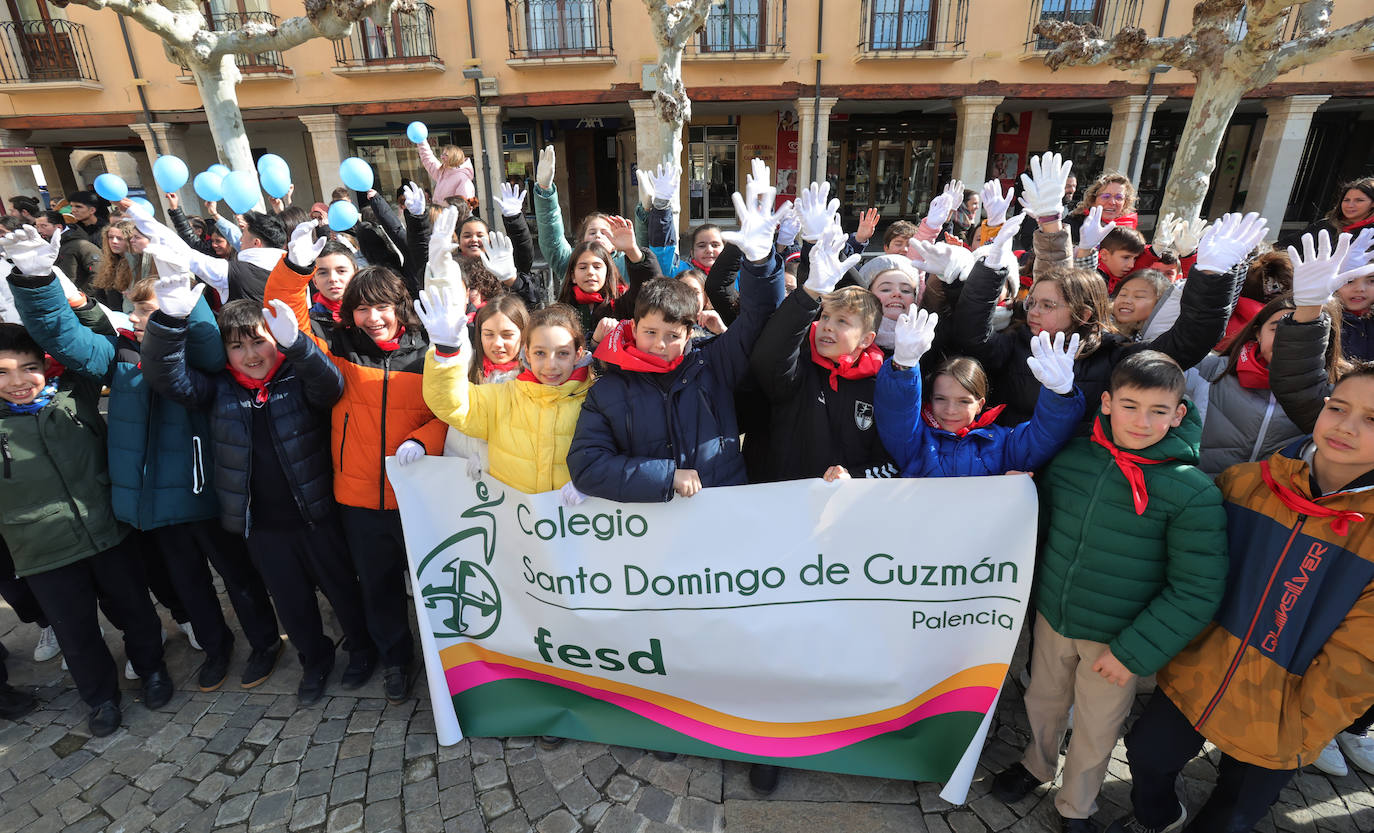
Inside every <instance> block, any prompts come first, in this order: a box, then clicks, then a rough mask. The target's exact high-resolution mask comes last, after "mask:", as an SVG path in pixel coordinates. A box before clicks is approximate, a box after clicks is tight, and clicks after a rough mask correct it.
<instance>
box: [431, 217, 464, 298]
mask: <svg viewBox="0 0 1374 833" xmlns="http://www.w3.org/2000/svg"><path fill="white" fill-rule="evenodd" d="M457 227H458V208H457V206H453V205H450V206H448V207H447V208H445V209H444V210H443V211H442V212H440V213H439V216H438V217H437V218H436V219H435V220H434V229H433V230H432V231H431V232H430V235H429V264H428V267H427V268H428V271H429V280H428V281H427V283H434V284H448V285H451V284H455V283H458V284H461V283H462V282H463V270H462V269H461V268H460V267H459V266H458V261H456V260H454V259H453V252H454V251H455V250H456V249H457V248H458V241H457V240H455V239H454V238H453V230H454V229H455V228H457Z"/></svg>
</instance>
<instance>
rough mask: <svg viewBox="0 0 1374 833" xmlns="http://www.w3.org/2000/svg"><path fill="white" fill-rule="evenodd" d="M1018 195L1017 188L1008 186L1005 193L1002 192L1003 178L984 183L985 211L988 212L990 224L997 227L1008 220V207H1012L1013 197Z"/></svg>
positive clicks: (983, 198) (983, 200)
mask: <svg viewBox="0 0 1374 833" xmlns="http://www.w3.org/2000/svg"><path fill="white" fill-rule="evenodd" d="M1015 195H1016V188H1015V187H1012V188H1008V189H1007V192H1006V193H1005V194H1003V193H1002V180H1000V179H989V180H988V181H987V182H985V183H983V193H982V196H981V199H982V202H983V211H985V212H987V215H988V225H989V226H992V227H993V228H996V227H997V226H1000V225H1002V224H1003V223H1005V222H1006V221H1007V209H1008V208H1010V207H1011V200H1012V197H1014V196H1015Z"/></svg>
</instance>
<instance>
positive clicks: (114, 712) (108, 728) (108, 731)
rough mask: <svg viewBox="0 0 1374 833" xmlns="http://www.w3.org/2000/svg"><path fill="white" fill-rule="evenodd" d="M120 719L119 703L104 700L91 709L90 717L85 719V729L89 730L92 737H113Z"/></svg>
mask: <svg viewBox="0 0 1374 833" xmlns="http://www.w3.org/2000/svg"><path fill="white" fill-rule="evenodd" d="M120 717H121V715H120V713H119V703H117V702H115V701H114V700H106V701H105V702H104V703H101V704H100V705H98V706H96V707H94V708H92V709H91V714H90V717H87V718H86V728H88V729H90V730H91V735H92V736H93V737H97V738H103V737H105V736H106V735H113V734H114V733H115V732H116V731H117V730H118V729H119V721H120Z"/></svg>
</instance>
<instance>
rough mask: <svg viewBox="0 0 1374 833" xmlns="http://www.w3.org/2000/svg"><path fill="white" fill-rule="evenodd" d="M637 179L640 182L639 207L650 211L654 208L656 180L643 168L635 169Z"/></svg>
mask: <svg viewBox="0 0 1374 833" xmlns="http://www.w3.org/2000/svg"><path fill="white" fill-rule="evenodd" d="M635 179H636V180H638V181H639V207H640V208H642V209H644V210H645V211H648V210H650V209H651V208H653V207H654V178H653V177H652V176H650V175H649V172H648V171H646V170H644V169H643V168H635Z"/></svg>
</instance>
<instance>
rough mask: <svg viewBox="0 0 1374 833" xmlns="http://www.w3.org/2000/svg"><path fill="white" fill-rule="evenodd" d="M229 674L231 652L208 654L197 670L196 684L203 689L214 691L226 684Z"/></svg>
mask: <svg viewBox="0 0 1374 833" xmlns="http://www.w3.org/2000/svg"><path fill="white" fill-rule="evenodd" d="M228 676H229V653H228V652H225V653H223V654H219V655H217V656H212V657H211V656H207V657H206V658H205V662H202V663H201V664H200V670H199V671H197V672H196V685H198V686H200V690H201V691H214V690H215V689H217V688H219V687H220V686H222V685H224V681H225V679H227V678H228Z"/></svg>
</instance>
